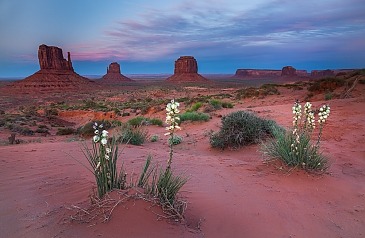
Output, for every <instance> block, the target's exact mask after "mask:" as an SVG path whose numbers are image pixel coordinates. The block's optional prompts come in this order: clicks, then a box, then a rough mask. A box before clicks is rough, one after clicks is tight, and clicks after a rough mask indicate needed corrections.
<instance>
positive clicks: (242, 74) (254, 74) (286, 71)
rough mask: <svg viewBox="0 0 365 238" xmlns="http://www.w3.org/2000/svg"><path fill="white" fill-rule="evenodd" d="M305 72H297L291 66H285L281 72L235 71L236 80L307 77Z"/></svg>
mask: <svg viewBox="0 0 365 238" xmlns="http://www.w3.org/2000/svg"><path fill="white" fill-rule="evenodd" d="M307 76H308V73H307V71H306V70H297V69H295V68H294V67H292V66H285V67H283V68H282V69H281V70H275V69H237V70H236V74H235V75H234V77H236V78H277V77H307Z"/></svg>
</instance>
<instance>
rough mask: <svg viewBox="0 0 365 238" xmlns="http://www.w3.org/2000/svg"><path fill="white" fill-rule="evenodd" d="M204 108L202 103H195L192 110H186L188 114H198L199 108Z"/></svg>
mask: <svg viewBox="0 0 365 238" xmlns="http://www.w3.org/2000/svg"><path fill="white" fill-rule="evenodd" d="M202 106H203V103H202V102H196V103H194V104H193V105H192V106H191V107H190V109H188V110H186V111H187V112H196V111H198V110H199V108H201V107H202Z"/></svg>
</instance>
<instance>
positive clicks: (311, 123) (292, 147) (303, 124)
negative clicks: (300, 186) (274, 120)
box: [262, 102, 330, 171]
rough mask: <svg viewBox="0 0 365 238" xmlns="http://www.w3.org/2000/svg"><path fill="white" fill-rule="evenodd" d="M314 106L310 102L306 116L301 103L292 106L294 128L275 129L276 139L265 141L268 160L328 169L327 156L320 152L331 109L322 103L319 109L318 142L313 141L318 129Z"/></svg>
mask: <svg viewBox="0 0 365 238" xmlns="http://www.w3.org/2000/svg"><path fill="white" fill-rule="evenodd" d="M311 107H312V105H311V104H310V103H309V102H307V103H306V104H305V107H304V113H303V114H304V115H302V108H301V105H300V104H299V103H297V102H296V103H295V104H294V107H293V114H294V121H293V125H294V127H293V130H292V131H289V132H287V131H285V130H277V129H274V130H273V134H274V139H273V140H271V141H268V142H267V143H264V144H263V146H262V150H263V152H264V154H265V155H266V156H268V157H269V159H280V160H282V161H283V162H284V163H285V164H287V165H288V166H294V167H299V168H303V169H305V170H309V171H313V170H314V171H325V170H326V169H327V168H328V159H327V158H326V157H325V156H324V155H323V154H322V153H321V152H320V151H319V143H320V140H321V135H322V130H323V127H324V125H325V122H326V120H327V118H328V117H329V113H330V108H329V106H327V105H324V106H322V107H321V108H320V109H319V112H318V117H319V120H318V123H319V132H318V136H317V141H316V143H313V142H312V141H311V136H312V133H313V131H314V129H315V117H314V111H313V110H312V108H311Z"/></svg>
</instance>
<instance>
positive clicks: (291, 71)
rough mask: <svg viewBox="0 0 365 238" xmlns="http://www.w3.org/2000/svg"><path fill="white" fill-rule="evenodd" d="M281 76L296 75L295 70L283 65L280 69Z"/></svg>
mask: <svg viewBox="0 0 365 238" xmlns="http://www.w3.org/2000/svg"><path fill="white" fill-rule="evenodd" d="M281 76H297V70H296V69H295V68H294V67H292V66H285V67H283V68H282V70H281Z"/></svg>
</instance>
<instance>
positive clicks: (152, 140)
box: [150, 135, 158, 142]
mask: <svg viewBox="0 0 365 238" xmlns="http://www.w3.org/2000/svg"><path fill="white" fill-rule="evenodd" d="M150 141H151V142H156V141H158V135H153V136H151V138H150Z"/></svg>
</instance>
